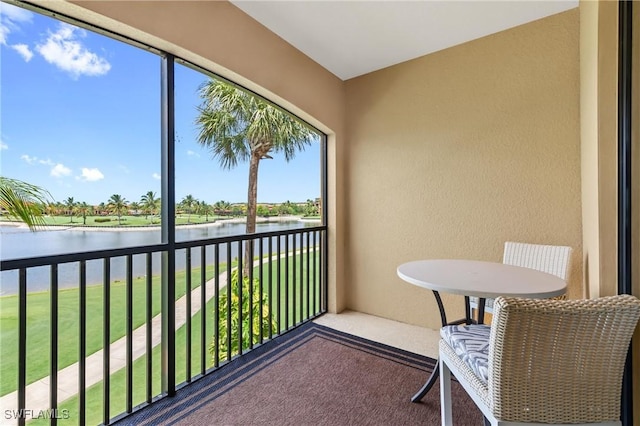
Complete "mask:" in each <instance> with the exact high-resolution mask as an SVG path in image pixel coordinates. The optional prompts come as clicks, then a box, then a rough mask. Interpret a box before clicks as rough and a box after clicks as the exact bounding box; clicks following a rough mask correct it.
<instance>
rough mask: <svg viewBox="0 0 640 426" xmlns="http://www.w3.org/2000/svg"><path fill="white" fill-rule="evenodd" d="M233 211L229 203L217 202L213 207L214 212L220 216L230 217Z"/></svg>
mask: <svg viewBox="0 0 640 426" xmlns="http://www.w3.org/2000/svg"><path fill="white" fill-rule="evenodd" d="M230 211H231V203H229V202H228V201H224V200H220V201H216V202H215V204H214V205H213V212H214V213H215V214H217V215H219V216H228V215H229V212H230Z"/></svg>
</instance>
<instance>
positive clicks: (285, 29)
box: [231, 0, 578, 80]
mask: <svg viewBox="0 0 640 426" xmlns="http://www.w3.org/2000/svg"><path fill="white" fill-rule="evenodd" d="M231 2H232V3H233V4H234V5H236V6H237V7H238V8H240V9H241V10H243V11H244V12H245V13H247V14H248V15H250V16H251V17H253V18H254V19H255V20H257V21H258V22H260V23H262V24H263V25H264V26H266V27H267V28H269V29H270V30H271V31H273V32H274V33H276V34H278V35H279V36H280V37H282V38H283V39H284V40H286V41H288V42H289V43H290V44H292V45H293V46H294V47H296V48H297V49H298V50H300V51H302V52H304V53H305V54H306V55H307V56H309V57H310V58H311V59H313V60H314V61H316V62H317V63H319V64H320V65H322V66H323V67H324V68H326V69H327V70H329V71H331V72H332V73H333V74H335V75H336V76H338V77H339V78H341V79H342V80H347V79H350V78H353V77H356V76H359V75H362V74H366V73H369V72H371V71H375V70H378V69H381V68H385V67H388V66H390V65H394V64H397V63H400V62H404V61H407V60H409V59H413V58H417V57H419V56H423V55H426V54H428V53H432V52H436V51H438V50H441V49H445V48H447V47H451V46H455V45H457V44H460V43H464V42H467V41H469V40H473V39H476V38H479V37H483V36H486V35H489V34H492V33H496V32H498V31H502V30H505V29H507V28H511V27H515V26H517V25H521V24H524V23H527V22H531V21H534V20H536V19H540V18H544V17H546V16H549V15H553V14H555V13H560V12H563V11H565V10H568V9H572V8H574V7H577V6H578V0H553V1H532V0H511V1H482V0H472V1H454V0H442V1H427V0H422V1H399V0H387V1H379V0H378V1H375V0H351V1H335V0H334V1H332V0H293V1H291V0H289V1H273V0H231Z"/></svg>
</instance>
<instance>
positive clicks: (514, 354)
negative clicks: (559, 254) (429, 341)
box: [439, 295, 640, 426]
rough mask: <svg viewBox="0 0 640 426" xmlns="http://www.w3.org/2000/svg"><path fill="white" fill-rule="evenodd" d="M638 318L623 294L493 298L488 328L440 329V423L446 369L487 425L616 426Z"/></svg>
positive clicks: (446, 421) (445, 419)
mask: <svg viewBox="0 0 640 426" xmlns="http://www.w3.org/2000/svg"><path fill="white" fill-rule="evenodd" d="M639 318H640V300H639V299H637V298H635V297H633V296H629V295H620V296H610V297H602V298H599V299H591V300H554V299H520V298H506V297H499V298H497V299H496V300H495V312H494V318H493V322H492V325H491V327H489V326H486V325H469V326H464V325H458V326H447V327H443V328H442V331H441V335H442V336H443V338H442V339H441V340H440V361H439V362H440V396H441V406H442V425H443V426H450V425H451V424H452V417H451V373H453V374H454V375H455V377H456V378H457V379H458V381H459V382H460V384H461V385H462V386H463V388H464V389H465V390H466V392H467V393H468V394H469V395H470V396H471V398H472V399H473V400H474V402H475V403H476V405H477V406H478V407H479V408H480V410H481V411H482V413H483V414H484V416H485V417H486V419H487V420H488V421H489V423H490V424H492V425H505V426H506V425H516V424H517V425H524V424H539V423H545V424H555V425H559V424H574V425H575V424H579V425H594V424H597V425H611V426H613V425H620V421H619V418H620V399H621V389H622V373H623V370H624V363H625V359H626V355H627V351H628V347H629V343H630V341H631V336H632V334H633V332H634V329H635V328H636V325H637V323H638V319H639ZM465 332H468V333H469V335H470V336H471V337H470V340H465V338H464V336H463V335H464V333H465ZM452 336H453V337H452ZM483 336H484V337H483ZM483 338H484V342H482V341H481V340H483ZM474 339H475V340H474ZM474 343H475V344H474ZM474 348H475V350H477V351H478V353H480V352H482V353H483V354H484V356H485V359H484V361H482V360H481V358H482V357H481V356H478V353H476V354H475V355H474V354H473V351H474Z"/></svg>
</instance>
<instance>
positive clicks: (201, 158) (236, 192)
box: [0, 2, 320, 205]
mask: <svg viewBox="0 0 640 426" xmlns="http://www.w3.org/2000/svg"><path fill="white" fill-rule="evenodd" d="M207 78H208V77H207V76H205V75H204V74H201V73H199V72H196V71H194V70H192V69H190V68H187V67H185V66H182V65H179V64H176V69H175V105H176V112H175V119H176V144H175V152H176V169H175V170H176V201H177V202H179V201H180V200H182V199H183V198H184V197H185V196H186V195H188V194H190V195H192V196H193V197H195V198H196V199H198V200H202V201H206V202H207V203H210V204H212V203H214V202H216V201H220V200H224V201H228V202H232V203H233V202H246V199H247V181H248V165H247V164H239V165H238V166H237V167H236V168H234V169H232V170H223V169H222V168H221V167H220V165H219V163H218V160H217V159H214V158H213V157H212V155H211V153H210V152H209V151H208V149H207V148H205V147H202V146H201V145H200V144H198V143H197V141H196V138H197V133H198V129H197V127H196V125H195V124H194V123H195V118H196V116H197V109H196V107H197V106H198V105H199V104H200V98H199V96H198V93H197V89H198V87H199V85H200V84H201V83H202V82H204V81H206V79H207ZM159 173H160V57H159V56H157V55H155V54H153V53H150V52H148V51H146V50H142V49H139V48H137V47H133V46H131V45H128V44H125V43H122V42H120V41H117V40H114V39H111V38H108V37H105V36H102V35H99V34H97V33H93V32H91V31H89V30H85V29H81V28H78V27H75V26H72V25H69V24H66V23H63V22H61V21H58V20H55V19H53V18H50V17H46V16H43V15H40V14H37V13H34V12H31V11H27V10H25V9H20V8H18V7H15V6H12V5H8V4H6V3H1V2H0V174H1V175H2V176H5V177H9V178H14V179H20V180H23V181H26V182H28V183H31V184H35V185H38V186H40V187H42V188H44V189H46V190H47V191H49V193H50V194H51V195H52V197H53V199H54V200H55V201H61V202H64V200H66V199H67V198H69V197H73V198H74V200H75V201H78V202H86V203H88V204H92V205H96V204H99V203H101V202H105V203H106V202H107V200H108V199H109V197H111V195H113V194H119V195H121V196H123V197H124V198H125V199H126V200H127V201H129V202H133V201H139V200H140V198H141V196H142V195H143V194H146V193H147V192H148V191H153V192H156V196H158V197H159V196H160V174H159ZM317 197H320V143H319V142H315V143H312V144H311V145H310V146H308V147H307V148H306V149H305V150H304V151H303V152H299V153H298V154H297V155H296V157H295V158H294V159H293V160H292V161H290V162H288V163H287V162H286V161H285V160H284V157H283V156H282V155H280V154H275V155H274V158H273V160H268V159H267V160H262V161H261V162H260V170H259V178H258V202H282V201H286V200H289V201H293V202H296V201H306V200H307V199H314V198H317Z"/></svg>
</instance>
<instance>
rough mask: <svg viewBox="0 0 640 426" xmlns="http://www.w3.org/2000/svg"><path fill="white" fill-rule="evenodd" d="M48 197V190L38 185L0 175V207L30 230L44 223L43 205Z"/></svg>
mask: <svg viewBox="0 0 640 426" xmlns="http://www.w3.org/2000/svg"><path fill="white" fill-rule="evenodd" d="M50 197H51V195H50V194H49V192H48V191H47V190H45V189H42V188H40V187H39V186H36V185H32V184H30V183H27V182H24V181H21V180H18V179H11V178H7V177H3V176H0V207H1V208H2V209H3V210H5V211H6V212H7V214H8V215H9V216H12V217H15V218H17V219H19V220H21V221H23V222H24V223H25V224H26V225H27V226H28V227H29V229H31V230H32V231H33V230H36V229H37V228H38V227H39V226H42V225H44V218H43V212H44V207H45V205H47V200H48V199H49V198H50ZM49 204H50V203H49Z"/></svg>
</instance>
